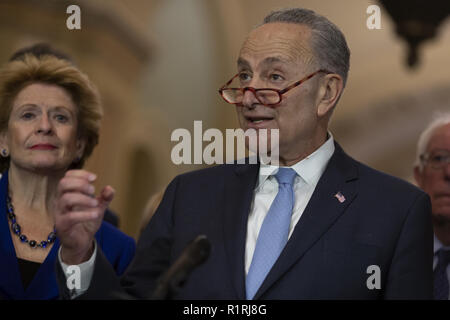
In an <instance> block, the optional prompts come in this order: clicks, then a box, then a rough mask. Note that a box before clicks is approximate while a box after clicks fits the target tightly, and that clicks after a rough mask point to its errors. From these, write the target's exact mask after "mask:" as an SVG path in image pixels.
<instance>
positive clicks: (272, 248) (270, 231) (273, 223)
mask: <svg viewBox="0 0 450 320" xmlns="http://www.w3.org/2000/svg"><path fill="white" fill-rule="evenodd" d="M296 175H297V173H296V172H295V171H294V170H293V169H290V168H279V169H278V173H277V174H276V175H275V178H276V179H277V181H278V185H279V186H278V194H277V196H276V197H275V199H274V200H273V202H272V205H271V206H270V209H269V212H268V213H267V215H266V217H265V218H264V221H263V224H262V226H261V229H260V231H259V235H258V240H257V241H256V247H255V251H254V253H253V259H252V263H251V265H250V269H249V270H248V274H247V278H246V283H245V285H246V291H247V299H253V297H254V295H255V293H256V292H257V291H258V289H259V287H260V286H261V284H262V283H263V281H264V279H265V278H266V276H267V274H268V273H269V271H270V269H271V268H272V266H273V265H274V264H275V261H277V259H278V257H279V256H280V253H281V251H282V250H283V248H284V246H285V245H286V242H287V240H288V235H289V226H290V224H291V215H292V209H293V207H294V189H293V184H294V179H295V176H296Z"/></svg>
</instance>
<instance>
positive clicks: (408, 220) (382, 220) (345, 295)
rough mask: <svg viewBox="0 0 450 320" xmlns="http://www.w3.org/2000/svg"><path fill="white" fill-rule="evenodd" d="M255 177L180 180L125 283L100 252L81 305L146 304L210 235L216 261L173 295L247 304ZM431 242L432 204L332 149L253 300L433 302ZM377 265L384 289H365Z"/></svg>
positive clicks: (232, 168) (226, 168) (224, 169)
mask: <svg viewBox="0 0 450 320" xmlns="http://www.w3.org/2000/svg"><path fill="white" fill-rule="evenodd" d="M258 171H259V165H250V164H228V165H221V166H216V167H212V168H208V169H204V170H199V171H194V172H190V173H186V174H183V175H180V176H178V177H176V178H175V179H174V180H173V181H172V182H171V183H170V185H169V186H168V188H167V190H166V192H165V195H164V198H163V200H162V203H161V205H160V206H159V208H158V210H157V212H156V213H155V215H154V217H153V218H152V220H151V221H150V223H149V225H148V226H147V228H146V229H145V231H144V232H143V234H142V236H141V238H140V240H139V242H138V246H137V251H136V256H135V259H134V260H133V262H132V264H131V265H130V267H129V268H128V270H127V272H126V273H125V274H124V276H123V277H122V278H121V279H120V280H119V279H117V278H116V277H115V275H114V272H113V270H112V269H111V267H110V266H109V265H108V263H107V261H106V259H105V258H104V257H103V254H102V252H101V250H99V251H98V255H97V257H96V259H97V260H96V265H95V270H94V274H93V279H92V282H91V286H90V288H89V290H88V291H87V293H86V294H85V295H84V298H118V297H121V294H119V292H122V294H124V293H125V292H126V294H129V295H132V296H134V297H138V298H148V297H149V296H150V295H151V294H152V292H153V290H154V289H155V286H156V282H157V279H158V278H159V277H160V276H161V274H163V273H164V271H165V270H167V268H168V267H169V266H170V265H171V264H172V263H173V262H174V261H175V260H176V259H177V257H179V255H180V253H181V252H182V251H183V249H184V248H185V246H186V245H187V244H188V243H189V242H190V241H191V240H193V239H194V238H195V237H196V236H197V235H199V234H205V235H206V236H207V237H208V238H209V240H210V241H211V245H212V249H211V254H210V257H209V259H208V260H207V261H206V262H205V263H204V264H203V265H201V266H199V267H198V268H197V269H195V270H194V271H193V272H192V274H191V275H190V277H189V279H188V280H187V281H186V283H185V285H184V287H183V288H182V289H181V291H179V292H178V293H177V294H176V295H175V296H174V298H175V299H245V270H244V253H245V242H246V231H247V217H248V213H249V210H250V207H251V202H252V199H253V195H254V187H255V185H256V182H257V178H258ZM338 192H340V193H341V194H342V195H343V196H344V197H345V201H343V202H341V201H339V200H338V198H337V197H335V195H336V194H337V193H338ZM432 241H433V236H432V225H431V210H430V201H429V197H428V196H427V195H426V194H425V193H423V192H422V191H420V190H419V189H418V188H416V187H414V186H413V185H411V184H409V183H407V182H405V181H402V180H400V179H397V178H394V177H391V176H388V175H386V174H384V173H381V172H378V171H376V170H373V169H371V168H369V167H367V166H365V165H363V164H361V163H359V162H357V161H355V160H353V159H352V158H350V157H349V156H348V155H346V154H345V153H344V152H343V150H342V149H341V147H340V146H339V145H338V144H337V143H336V150H335V152H334V154H333V156H332V158H331V159H330V161H329V163H328V165H327V168H326V170H325V172H324V173H323V175H322V177H321V178H320V180H319V182H318V184H317V187H316V189H315V191H314V193H313V195H312V197H311V199H310V201H309V203H308V205H307V207H306V209H305V211H304V213H303V215H302V216H301V218H300V220H299V222H298V224H297V225H296V227H295V229H294V232H293V234H292V236H291V237H290V239H289V241H288V243H287V244H286V246H285V248H284V250H283V252H282V253H281V255H280V257H279V258H278V260H277V261H276V263H275V265H274V266H273V268H272V269H271V271H270V272H269V274H268V276H267V277H266V279H265V281H264V282H263V284H262V285H261V287H260V289H259V290H258V292H257V293H256V295H255V299H381V298H385V299H431V298H432V258H433V242H432ZM372 265H375V266H377V267H379V271H380V276H381V278H380V284H381V288H380V289H376V288H375V289H369V288H368V286H367V282H370V283H373V281H372V280H373V278H372V280H371V279H369V278H370V277H371V276H374V275H375V274H374V273H373V271H372V269H369V270H368V267H369V266H372ZM60 283H61V284H63V283H64V278H61V279H60ZM65 296H66V297H68V292H67V290H65ZM122 296H123V295H122Z"/></svg>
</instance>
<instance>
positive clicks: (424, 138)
mask: <svg viewBox="0 0 450 320" xmlns="http://www.w3.org/2000/svg"><path fill="white" fill-rule="evenodd" d="M447 124H450V112H443V111H440V112H436V113H435V114H434V115H433V118H432V120H431V122H430V123H429V124H428V126H427V127H426V128H425V130H424V131H423V132H422V133H421V134H420V137H419V141H418V142H417V151H416V161H415V163H414V166H415V167H419V170H420V171H422V170H423V163H422V161H420V158H421V156H423V155H424V154H425V152H426V150H427V147H428V144H429V143H430V139H431V137H432V136H433V133H434V132H435V131H436V129H439V128H440V127H442V126H445V125H447Z"/></svg>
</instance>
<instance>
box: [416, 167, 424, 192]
mask: <svg viewBox="0 0 450 320" xmlns="http://www.w3.org/2000/svg"><path fill="white" fill-rule="evenodd" d="M422 174H423V169H422V171H421V170H420V167H419V166H415V167H414V179H415V180H416V183H417V185H418V186H419V187H420V188H421V189H423V179H422Z"/></svg>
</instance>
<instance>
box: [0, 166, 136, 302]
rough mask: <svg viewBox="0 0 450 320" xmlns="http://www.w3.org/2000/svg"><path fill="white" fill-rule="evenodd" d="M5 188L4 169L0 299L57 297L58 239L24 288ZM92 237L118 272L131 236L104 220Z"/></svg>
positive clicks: (130, 246) (127, 255)
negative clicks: (11, 228)
mask: <svg viewBox="0 0 450 320" xmlns="http://www.w3.org/2000/svg"><path fill="white" fill-rule="evenodd" d="M7 191H8V172H7V171H6V172H5V173H4V174H3V175H2V178H1V179H0V299H14V300H26V299H32V300H47V299H56V298H58V297H59V292H58V285H57V282H56V276H55V270H56V269H55V265H56V262H57V260H58V249H59V245H60V244H59V240H58V239H56V241H55V243H54V244H53V246H52V248H51V249H50V252H49V253H48V255H47V258H46V259H45V260H44V262H43V263H42V264H41V266H40V268H39V270H38V271H37V273H36V274H35V276H34V278H33V280H32V281H31V283H30V284H29V286H28V287H27V288H26V289H24V287H23V284H22V279H21V276H20V272H19V265H18V262H17V257H16V252H15V250H14V245H13V242H12V239H11V233H10V224H9V220H8V217H7V214H6V213H7V207H6V195H7ZM19 223H20V222H19ZM95 239H96V240H97V244H98V247H99V248H101V250H102V251H103V252H104V254H105V258H106V259H107V260H108V262H109V263H110V264H111V265H112V269H113V270H114V271H113V272H114V273H115V274H117V275H121V274H122V273H123V272H124V271H125V269H126V268H127V266H128V265H129V263H130V261H131V260H132V258H133V256H134V252H135V241H134V239H133V238H131V237H129V236H127V235H125V234H124V233H122V232H121V231H119V230H118V229H116V228H115V227H113V226H112V225H111V224H109V223H107V222H103V223H102V225H101V227H100V229H99V231H98V232H97V233H96V235H95ZM36 250H40V249H39V248H38V249H36Z"/></svg>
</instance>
